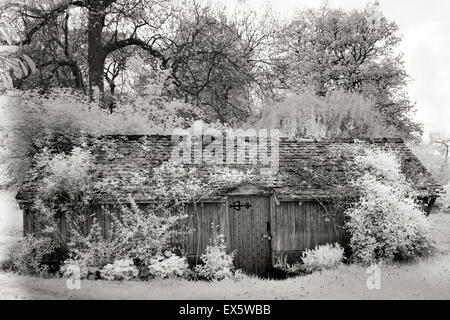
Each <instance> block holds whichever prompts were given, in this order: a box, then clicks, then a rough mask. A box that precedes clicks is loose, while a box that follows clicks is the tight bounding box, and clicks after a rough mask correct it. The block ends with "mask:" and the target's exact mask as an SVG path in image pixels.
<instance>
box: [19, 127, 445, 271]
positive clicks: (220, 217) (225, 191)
mask: <svg viewBox="0 0 450 320" xmlns="http://www.w3.org/2000/svg"><path fill="white" fill-rule="evenodd" d="M106 138H107V140H108V141H109V142H110V143H111V144H112V145H114V147H115V156H114V157H112V158H111V157H110V158H108V157H105V155H104V154H102V153H100V152H99V153H98V154H96V155H95V162H96V167H97V169H96V172H95V173H94V174H95V175H96V177H98V178H99V179H100V178H103V177H108V179H109V181H114V186H115V188H116V194H118V195H119V196H121V197H122V199H121V200H122V201H125V199H127V197H128V196H129V195H131V196H132V197H133V198H134V199H135V201H136V202H137V203H139V204H140V205H142V206H145V204H146V203H147V204H148V203H150V202H152V201H155V199H154V198H153V197H152V195H149V194H146V193H143V192H142V186H140V185H139V182H138V181H136V179H133V177H134V175H133V172H135V171H136V170H141V169H147V170H148V169H151V168H155V167H158V166H160V165H161V164H162V163H163V162H167V161H169V159H170V157H171V153H172V150H173V148H174V147H175V144H174V142H173V141H172V139H171V137H170V136H110V137H106ZM207 144H208V143H207V142H206V143H205V142H204V143H203V147H205V146H206V145H207ZM358 146H365V147H368V148H381V149H388V150H392V151H394V152H396V153H397V154H398V155H399V157H400V159H401V161H402V171H403V172H404V174H405V175H406V177H407V179H408V180H410V182H411V183H412V184H413V186H414V190H415V195H416V197H417V198H418V199H420V200H421V201H422V202H423V204H424V208H425V209H426V210H427V211H428V212H430V210H431V208H432V206H433V204H434V201H435V199H436V197H437V188H438V185H437V184H436V182H435V181H434V180H433V179H432V177H431V175H430V174H429V172H427V170H426V169H425V167H424V166H423V165H422V164H421V163H420V161H419V160H418V159H417V158H416V157H415V156H414V155H413V153H412V152H411V150H410V149H409V148H408V147H407V146H406V145H405V143H404V142H403V141H402V140H401V139H365V140H363V141H362V140H355V139H338V140H324V141H316V140H294V139H287V138H282V139H281V140H280V142H279V170H278V174H277V175H276V177H271V178H270V179H269V178H264V177H261V178H259V179H254V180H252V181H245V182H241V183H239V184H233V183H231V182H230V183H228V184H221V185H216V186H214V188H213V190H211V191H212V192H211V193H210V196H208V197H207V198H203V199H201V200H200V201H198V202H197V204H196V205H193V204H189V205H187V212H188V214H189V222H188V223H189V224H190V225H191V226H192V231H191V232H190V234H189V235H188V236H187V237H186V238H185V239H184V240H183V241H182V245H183V247H184V249H185V253H186V255H187V256H188V257H189V258H191V259H195V258H196V257H198V256H199V255H201V254H202V252H203V251H204V249H205V247H206V246H207V244H208V241H209V238H210V236H211V233H212V229H211V224H212V223H213V224H214V225H218V226H219V228H220V232H221V233H222V234H224V236H225V240H226V243H227V248H228V249H229V250H235V251H236V257H235V265H236V267H238V268H241V269H243V270H245V271H247V272H249V273H252V274H258V275H261V274H265V273H267V272H268V271H269V270H270V269H271V268H272V267H273V266H275V265H283V264H285V263H286V262H292V261H293V260H295V259H296V257H298V256H299V255H300V254H301V252H302V251H303V250H305V249H308V248H313V247H314V246H316V245H320V244H326V243H333V242H340V243H343V244H345V243H346V236H345V233H344V231H343V229H342V225H343V223H344V215H343V211H342V210H339V208H336V207H333V206H334V204H335V203H336V199H342V198H345V197H350V196H352V195H349V194H347V193H346V192H347V187H348V185H349V183H350V181H351V179H352V178H353V175H352V172H353V171H352V170H353V169H352V166H351V160H352V157H354V151H355V148H357V147H358ZM224 153H225V151H224ZM222 165H223V166H226V164H222ZM193 166H197V167H198V168H199V170H198V175H199V178H202V179H208V173H209V171H210V170H213V167H210V166H207V165H204V164H194V165H193ZM236 166H237V167H239V168H247V169H248V168H254V167H257V166H258V164H256V165H255V164H240V165H236ZM148 172H151V170H148ZM149 174H151V173H149ZM39 183H40V179H39V178H33V177H32V176H31V175H29V176H28V177H27V179H25V182H24V183H23V185H22V187H21V188H20V190H19V193H18V195H17V201H18V202H19V204H20V206H21V209H22V210H23V219H24V233H25V234H29V233H39V232H40V229H39V225H37V224H36V223H35V219H34V217H33V212H32V210H31V205H32V203H33V199H34V194H35V192H36V190H37V188H38V186H39ZM100 199H102V200H101V201H99V203H97V204H96V205H95V207H94V208H93V211H92V212H93V213H95V215H96V217H97V219H98V221H99V222H100V224H101V226H102V229H103V234H104V236H105V237H108V236H110V232H108V230H110V223H111V221H110V218H108V215H105V214H104V212H103V210H104V209H102V208H108V207H109V208H110V207H112V206H114V203H115V201H116V199H113V198H109V197H107V196H105V197H100ZM60 228H61V233H62V234H64V233H65V232H66V231H65V219H64V217H63V216H62V217H61V219H60Z"/></svg>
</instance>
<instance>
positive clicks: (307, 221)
mask: <svg viewBox="0 0 450 320" xmlns="http://www.w3.org/2000/svg"><path fill="white" fill-rule="evenodd" d="M273 202H274V201H273ZM272 208H273V210H274V212H273V213H272V255H273V259H272V263H273V264H274V265H276V264H281V265H282V266H284V265H285V264H286V263H293V262H295V261H298V258H299V256H300V255H301V252H302V251H304V250H305V249H313V248H314V247H315V246H316V245H323V244H327V243H336V242H339V243H343V242H344V240H345V239H344V238H345V234H344V231H343V229H342V226H343V223H344V215H343V214H334V215H333V216H330V215H327V211H326V210H325V208H324V207H323V206H322V205H321V204H319V203H318V202H313V201H304V202H299V201H286V202H285V201H283V202H280V203H279V205H277V204H276V203H273V205H272Z"/></svg>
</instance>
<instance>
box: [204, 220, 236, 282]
mask: <svg viewBox="0 0 450 320" xmlns="http://www.w3.org/2000/svg"><path fill="white" fill-rule="evenodd" d="M213 230H214V233H213V236H212V237H211V239H210V245H209V246H207V247H206V250H205V251H206V253H204V254H203V255H202V256H201V258H200V259H201V261H202V262H203V264H201V265H197V266H196V267H195V271H196V272H197V274H198V277H199V278H200V279H206V280H223V279H225V278H232V277H233V272H234V269H235V268H234V265H233V259H234V254H235V253H234V252H232V253H231V254H228V253H227V252H226V248H227V247H226V244H225V236H224V235H222V234H217V232H216V230H215V228H214V226H213Z"/></svg>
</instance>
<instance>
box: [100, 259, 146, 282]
mask: <svg viewBox="0 0 450 320" xmlns="http://www.w3.org/2000/svg"><path fill="white" fill-rule="evenodd" d="M138 274H139V270H138V268H136V266H135V265H134V264H133V261H132V260H131V259H122V260H115V261H114V263H113V264H111V263H109V264H107V265H106V266H104V267H103V268H102V269H101V270H100V276H101V277H102V279H105V280H109V281H112V280H132V279H134V278H136V277H137V276H138Z"/></svg>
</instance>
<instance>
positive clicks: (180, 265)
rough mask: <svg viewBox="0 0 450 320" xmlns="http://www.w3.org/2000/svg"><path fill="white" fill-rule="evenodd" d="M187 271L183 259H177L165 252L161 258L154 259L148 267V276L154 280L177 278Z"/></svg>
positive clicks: (170, 253)
mask: <svg viewBox="0 0 450 320" xmlns="http://www.w3.org/2000/svg"><path fill="white" fill-rule="evenodd" d="M187 271H188V264H187V261H186V258H185V257H179V256H177V255H175V254H173V253H172V252H166V253H165V254H164V255H163V256H158V257H155V259H154V261H153V262H152V263H151V264H150V266H149V272H150V275H151V276H153V277H156V278H162V279H166V278H179V277H183V276H184V275H185V274H186V273H187Z"/></svg>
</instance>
